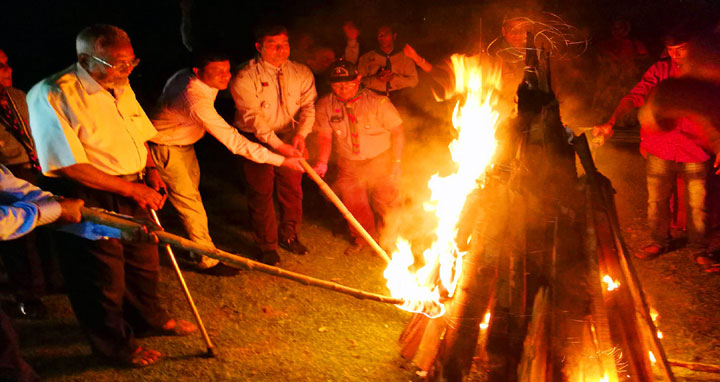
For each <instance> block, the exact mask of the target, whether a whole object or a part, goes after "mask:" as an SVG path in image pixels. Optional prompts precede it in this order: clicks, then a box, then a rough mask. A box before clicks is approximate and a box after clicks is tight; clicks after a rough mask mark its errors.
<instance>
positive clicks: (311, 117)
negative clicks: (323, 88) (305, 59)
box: [297, 66, 317, 137]
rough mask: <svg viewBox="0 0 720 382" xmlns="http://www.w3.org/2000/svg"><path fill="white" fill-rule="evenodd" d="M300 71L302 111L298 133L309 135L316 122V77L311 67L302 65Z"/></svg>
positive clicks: (304, 135)
mask: <svg viewBox="0 0 720 382" xmlns="http://www.w3.org/2000/svg"><path fill="white" fill-rule="evenodd" d="M300 73H301V78H300V81H301V88H300V113H299V115H298V127H297V134H300V135H302V136H303V137H307V136H308V134H310V133H311V132H312V128H313V124H315V100H317V91H316V90H315V77H314V76H313V74H312V72H311V71H310V69H308V68H307V67H305V66H302V67H301V71H300Z"/></svg>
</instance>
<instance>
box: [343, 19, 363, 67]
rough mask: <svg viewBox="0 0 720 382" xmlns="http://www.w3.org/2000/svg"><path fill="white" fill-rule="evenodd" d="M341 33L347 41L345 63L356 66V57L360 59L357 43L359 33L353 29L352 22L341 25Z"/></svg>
mask: <svg viewBox="0 0 720 382" xmlns="http://www.w3.org/2000/svg"><path fill="white" fill-rule="evenodd" d="M343 32H344V33H345V38H346V39H347V45H346V46H345V55H344V57H345V61H348V62H352V63H353V64H357V62H358V57H360V44H359V43H358V41H357V38H358V35H360V31H359V30H358V29H357V28H356V27H355V24H353V22H352V21H348V22H346V23H345V25H343Z"/></svg>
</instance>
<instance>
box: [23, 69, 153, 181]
mask: <svg viewBox="0 0 720 382" xmlns="http://www.w3.org/2000/svg"><path fill="white" fill-rule="evenodd" d="M114 92H115V97H113V95H112V94H110V92H108V91H107V90H105V89H104V88H103V87H102V86H100V84H98V83H97V82H96V81H95V80H94V79H93V78H92V77H91V76H90V74H88V72H87V71H85V69H84V68H83V67H81V66H80V65H78V64H75V65H73V66H71V67H69V68H67V69H65V70H64V71H62V72H60V73H57V74H54V75H52V76H50V77H48V78H46V79H44V80H42V81H40V82H39V83H37V84H36V85H35V86H33V88H32V89H30V92H28V97H27V100H28V109H29V112H30V130H31V131H32V135H33V139H34V140H35V147H36V149H37V154H38V159H39V160H40V166H41V167H42V171H43V173H44V174H45V175H49V176H53V173H52V172H53V171H55V170H58V169H61V168H64V167H68V166H72V165H74V164H78V163H89V164H91V165H93V166H95V167H96V168H97V169H98V170H100V171H103V172H105V173H107V174H109V175H128V174H134V173H138V172H140V171H141V170H142V169H143V168H145V162H146V160H147V149H146V148H145V142H146V141H147V140H149V139H150V138H152V137H153V136H154V135H155V134H156V133H157V131H156V130H155V128H154V127H153V125H152V123H150V120H149V119H148V117H147V115H145V112H144V111H143V109H142V108H141V107H140V104H139V103H138V102H137V99H136V98H135V93H134V92H133V91H132V89H131V88H130V86H129V85H126V86H123V87H122V88H119V89H115V91H114Z"/></svg>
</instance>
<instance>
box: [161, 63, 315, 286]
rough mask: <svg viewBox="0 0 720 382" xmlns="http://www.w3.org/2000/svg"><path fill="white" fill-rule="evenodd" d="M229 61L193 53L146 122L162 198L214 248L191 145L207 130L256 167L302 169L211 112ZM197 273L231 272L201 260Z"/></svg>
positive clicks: (295, 160) (191, 231)
mask: <svg viewBox="0 0 720 382" xmlns="http://www.w3.org/2000/svg"><path fill="white" fill-rule="evenodd" d="M230 77H231V74H230V61H229V59H228V58H227V56H226V55H223V54H218V53H215V52H200V53H197V54H196V57H195V65H194V67H193V68H192V69H183V70H180V71H178V72H177V73H175V74H174V75H173V76H172V77H171V78H170V79H169V80H168V82H167V83H166V84H165V88H164V89H163V93H162V95H161V96H160V99H159V101H158V105H157V108H156V110H155V111H154V112H153V113H151V116H150V119H151V120H152V122H153V125H155V128H156V129H157V130H158V134H157V135H156V136H155V137H153V138H152V139H151V143H150V153H151V155H152V156H153V160H154V162H155V163H156V164H157V169H158V171H159V172H160V176H161V177H162V179H163V180H164V181H165V183H166V184H167V186H168V199H169V200H170V203H172V205H173V206H174V207H175V209H176V210H177V211H178V213H179V214H180V218H181V220H182V221H183V224H184V225H185V229H186V230H187V232H188V235H189V237H190V239H191V240H193V241H195V242H197V243H200V244H203V245H207V246H209V247H214V244H213V242H212V239H211V237H210V233H209V230H208V219H207V214H206V213H205V208H204V206H203V203H202V198H201V196H200V191H199V190H198V186H199V183H200V167H199V165H198V161H197V157H196V156H195V149H194V147H193V144H194V143H195V142H197V141H198V140H200V138H202V137H203V136H204V135H205V132H209V133H210V134H212V136H214V137H215V138H216V139H217V140H218V141H220V142H221V143H222V144H224V145H225V146H226V147H227V148H228V150H230V151H231V152H232V153H233V154H237V155H241V156H243V157H245V158H247V159H249V160H251V161H253V162H256V163H267V164H270V165H273V166H282V167H284V168H287V169H291V170H297V171H302V167H301V166H300V164H299V160H300V158H285V157H283V156H282V155H279V154H276V153H274V152H272V151H270V150H268V149H267V148H265V147H263V146H262V145H260V144H258V143H255V142H250V141H249V140H248V139H247V138H245V137H244V136H242V135H241V134H240V133H239V132H238V131H237V129H235V128H234V127H233V126H230V125H229V124H228V123H227V122H225V120H224V119H223V118H222V117H221V116H220V114H218V112H217V111H216V110H215V106H214V103H215V98H216V97H217V94H218V91H219V90H225V89H227V87H228V83H229V82H230ZM198 268H200V269H201V270H203V273H209V274H213V275H218V276H232V275H235V274H237V269H236V268H233V267H229V266H225V265H223V264H218V261H217V260H215V259H211V258H209V257H204V256H203V257H202V258H201V260H200V263H199V264H198Z"/></svg>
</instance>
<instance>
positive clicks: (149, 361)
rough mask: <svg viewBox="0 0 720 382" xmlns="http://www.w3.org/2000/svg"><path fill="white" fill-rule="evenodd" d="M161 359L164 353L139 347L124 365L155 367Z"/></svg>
mask: <svg viewBox="0 0 720 382" xmlns="http://www.w3.org/2000/svg"><path fill="white" fill-rule="evenodd" d="M160 357H162V353H160V352H159V351H157V350H153V349H149V348H144V347H142V346H138V348H137V349H135V351H134V352H133V353H132V354H131V355H129V356H128V357H127V358H126V359H125V360H123V362H122V363H123V364H124V365H125V366H127V367H132V368H143V367H148V366H150V365H154V364H155V363H157V362H158V361H159V360H160Z"/></svg>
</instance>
